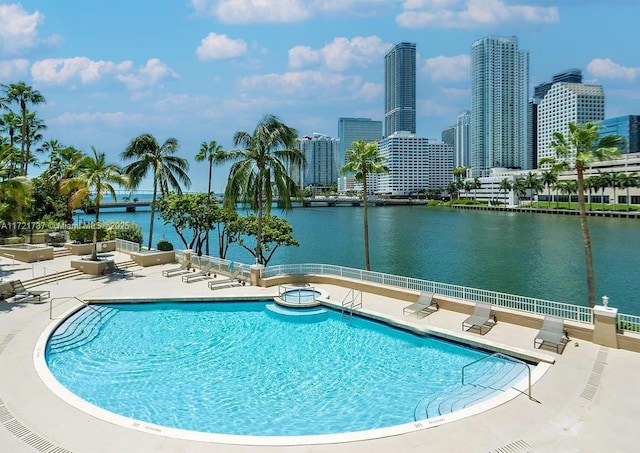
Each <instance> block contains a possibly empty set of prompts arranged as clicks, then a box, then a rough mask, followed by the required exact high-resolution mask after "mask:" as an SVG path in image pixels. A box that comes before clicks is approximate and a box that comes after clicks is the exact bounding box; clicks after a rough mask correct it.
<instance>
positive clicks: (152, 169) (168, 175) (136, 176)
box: [120, 134, 191, 250]
mask: <svg viewBox="0 0 640 453" xmlns="http://www.w3.org/2000/svg"><path fill="white" fill-rule="evenodd" d="M178 147H179V146H178V140H176V139H175V138H168V139H167V140H166V141H165V142H164V143H163V144H162V146H160V145H159V144H158V142H157V141H156V139H155V137H154V136H153V135H151V134H142V135H139V136H137V137H136V138H134V139H133V140H131V142H130V143H129V145H128V146H127V148H126V149H125V150H124V151H123V152H122V153H121V154H120V155H121V157H122V158H123V159H125V160H129V159H136V160H135V161H134V162H132V163H130V164H129V165H127V166H125V167H124V168H123V169H122V171H123V172H124V174H126V175H127V176H128V177H129V180H130V185H131V188H137V187H138V186H139V185H140V183H141V182H142V180H143V178H144V177H145V176H147V174H148V173H152V176H153V196H152V198H151V220H150V221H149V247H148V248H149V250H151V245H152V244H153V220H154V217H155V212H156V198H157V196H158V190H160V193H161V195H163V196H164V195H166V194H168V193H169V191H170V190H175V191H176V192H177V193H179V194H180V193H182V188H181V187H180V183H182V184H184V186H185V188H189V187H190V186H191V179H190V178H189V175H188V173H187V170H189V162H188V161H187V160H186V159H184V158H182V157H178V156H175V155H174V154H175V153H176V151H178Z"/></svg>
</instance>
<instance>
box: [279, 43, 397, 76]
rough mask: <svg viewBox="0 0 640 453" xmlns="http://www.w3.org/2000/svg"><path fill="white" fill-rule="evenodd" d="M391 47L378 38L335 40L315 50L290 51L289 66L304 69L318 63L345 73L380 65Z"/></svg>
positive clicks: (301, 48)
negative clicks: (356, 67) (349, 70)
mask: <svg viewBox="0 0 640 453" xmlns="http://www.w3.org/2000/svg"><path fill="white" fill-rule="evenodd" d="M390 47H391V44H387V43H384V42H383V41H382V40H381V39H380V38H378V37H377V36H367V37H362V36H357V37H355V38H353V39H351V40H349V39H347V38H342V37H340V38H335V39H334V40H333V41H332V42H331V43H329V44H327V45H326V46H324V47H322V48H321V49H318V50H314V49H312V48H310V47H306V46H296V47H293V48H292V49H290V50H289V66H291V67H292V68H296V69H297V68H302V67H305V66H307V65H313V64H317V63H321V64H324V66H325V67H327V68H328V69H330V70H333V71H344V70H346V69H348V68H350V67H351V66H359V67H363V66H369V65H370V64H379V63H380V60H381V58H382V56H383V55H384V54H385V52H386V51H387V50H388V49H389V48H390Z"/></svg>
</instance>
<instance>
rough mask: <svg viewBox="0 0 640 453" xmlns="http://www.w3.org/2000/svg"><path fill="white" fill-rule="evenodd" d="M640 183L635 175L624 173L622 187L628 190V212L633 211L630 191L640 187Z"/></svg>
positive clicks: (621, 178)
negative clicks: (632, 188)
mask: <svg viewBox="0 0 640 453" xmlns="http://www.w3.org/2000/svg"><path fill="white" fill-rule="evenodd" d="M639 184H640V181H639V180H638V175H637V174H635V173H623V174H622V176H621V177H620V187H622V188H623V189H626V190H627V212H629V211H630V210H631V198H630V197H629V189H630V188H631V187H638V185H639Z"/></svg>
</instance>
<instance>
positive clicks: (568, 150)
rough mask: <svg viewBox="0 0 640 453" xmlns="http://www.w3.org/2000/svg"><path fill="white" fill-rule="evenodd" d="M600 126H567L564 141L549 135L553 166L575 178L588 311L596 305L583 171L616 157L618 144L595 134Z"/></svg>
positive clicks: (613, 138)
mask: <svg viewBox="0 0 640 453" xmlns="http://www.w3.org/2000/svg"><path fill="white" fill-rule="evenodd" d="M602 127H603V126H601V125H599V124H598V123H596V122H595V121H590V122H588V123H585V124H582V125H580V124H577V123H574V122H570V123H569V133H568V136H567V137H565V136H564V134H562V133H561V132H556V133H554V134H553V140H552V141H551V143H550V145H551V147H552V148H553V149H555V151H556V154H557V158H556V159H555V163H556V166H557V167H559V168H563V169H570V168H571V167H573V168H574V169H575V171H576V175H577V177H578V187H577V190H578V205H579V209H580V224H581V227H582V238H583V241H584V250H585V257H586V265H587V288H588V303H589V307H591V308H593V307H594V306H595V301H596V288H595V277H594V272H593V257H592V252H591V237H590V235H589V226H588V224H587V210H586V207H585V202H584V171H585V169H586V168H588V166H589V165H590V164H591V163H592V162H593V161H595V160H604V159H611V158H612V157H613V156H616V155H619V154H620V150H619V149H618V148H617V146H618V145H619V144H620V142H621V137H620V136H618V135H606V136H604V137H600V134H598V130H600V129H601V128H602Z"/></svg>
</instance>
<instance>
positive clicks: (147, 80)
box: [116, 58, 178, 90]
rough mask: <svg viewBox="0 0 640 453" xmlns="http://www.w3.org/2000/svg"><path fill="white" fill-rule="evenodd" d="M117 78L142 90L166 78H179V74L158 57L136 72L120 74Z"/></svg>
mask: <svg viewBox="0 0 640 453" xmlns="http://www.w3.org/2000/svg"><path fill="white" fill-rule="evenodd" d="M116 78H117V79H118V80H119V81H121V82H123V83H124V84H125V85H126V86H127V88H129V89H130V90H141V89H143V88H146V87H149V86H151V85H155V84H156V83H158V82H160V81H162V80H166V79H177V78H178V74H176V73H175V71H174V70H173V69H171V68H170V67H169V66H167V65H166V64H164V63H163V62H162V61H160V59H158V58H150V59H149V60H147V63H146V64H145V65H144V66H143V67H141V68H140V69H138V70H137V71H136V72H129V73H127V74H118V75H117V76H116Z"/></svg>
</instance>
